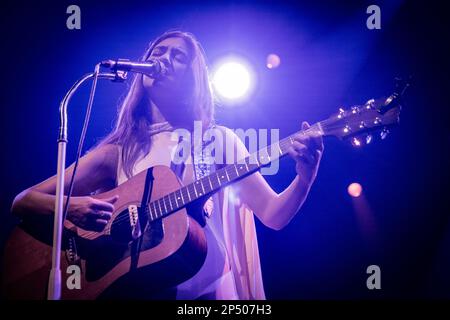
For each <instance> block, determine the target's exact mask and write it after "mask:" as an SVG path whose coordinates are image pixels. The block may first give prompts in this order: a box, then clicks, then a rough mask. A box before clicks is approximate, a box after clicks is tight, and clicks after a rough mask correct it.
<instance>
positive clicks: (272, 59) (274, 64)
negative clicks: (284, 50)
mask: <svg viewBox="0 0 450 320" xmlns="http://www.w3.org/2000/svg"><path fill="white" fill-rule="evenodd" d="M280 62H281V60H280V57H279V56H278V55H276V54H274V53H271V54H269V55H268V56H267V59H266V66H267V68H269V69H275V68H278V66H279V65H280Z"/></svg>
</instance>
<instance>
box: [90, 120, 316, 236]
mask: <svg viewBox="0 0 450 320" xmlns="http://www.w3.org/2000/svg"><path fill="white" fill-rule="evenodd" d="M313 127H314V126H311V127H310V128H307V129H305V130H300V131H297V132H296V133H294V134H292V135H290V136H288V137H286V138H284V139H282V140H280V141H278V142H276V143H275V144H278V145H279V147H280V150H281V151H282V154H280V155H279V157H281V156H282V155H284V154H285V153H286V152H287V150H286V149H287V148H288V147H290V146H291V145H292V142H291V138H292V137H293V136H295V135H298V134H305V133H308V132H309V131H313V130H314V129H315V128H313ZM270 147H271V146H268V147H265V148H262V149H261V150H264V149H268V148H270ZM283 149H284V151H283ZM261 150H259V151H257V152H256V153H258V152H260V151H261ZM254 155H255V153H253V154H250V155H249V156H247V157H246V158H244V159H243V160H246V159H250V158H251V157H252V156H254ZM240 161H242V160H240ZM244 165H253V164H252V163H247V162H244V163H242V164H239V163H235V164H231V165H227V166H226V167H224V168H222V169H220V170H218V171H216V172H215V173H213V174H211V175H208V176H206V177H204V178H201V179H199V180H196V181H194V182H192V183H190V184H188V185H186V186H184V187H182V188H180V189H178V190H176V191H173V192H171V193H169V194H167V195H165V196H163V197H161V198H159V199H156V200H154V201H152V202H150V203H148V204H147V206H148V207H149V210H151V207H150V206H151V205H152V204H153V207H154V208H155V209H156V203H157V202H158V204H159V207H160V208H161V209H162V205H161V202H162V204H163V205H165V207H166V208H168V207H171V208H172V209H171V210H169V211H168V210H160V211H161V213H160V214H158V212H157V210H155V211H154V213H155V214H156V216H157V218H156V219H160V218H162V217H164V216H165V215H167V214H168V213H170V212H173V211H177V210H180V209H182V208H183V207H185V206H186V205H187V204H188V203H190V202H192V201H194V200H195V199H197V198H198V196H197V194H195V190H194V191H192V190H190V188H191V189H192V188H194V189H195V185H194V184H195V183H198V181H201V180H205V181H206V180H207V179H208V180H209V182H210V184H211V186H212V187H213V188H212V189H211V190H209V191H208V192H207V193H210V192H213V191H215V190H216V189H220V188H221V187H223V185H224V184H226V183H230V182H232V181H233V180H234V179H237V178H239V177H241V175H240V174H239V173H237V166H244ZM259 167H260V165H258V168H259ZM252 169H254V168H250V169H249V170H247V171H245V173H244V174H247V173H248V172H250V171H251V170H252ZM221 171H224V172H222V176H227V177H230V176H231V179H230V180H228V181H225V183H224V184H222V185H221V184H217V186H216V185H215V184H216V182H215V181H216V180H218V181H220V179H219V173H220V172H221ZM223 173H224V175H223ZM234 174H236V176H234V177H233V175H234ZM213 175H215V179H211V177H212V176H213ZM212 181H214V183H213V182H212ZM202 184H204V182H202ZM183 189H185V191H186V194H187V195H188V197H189V199H194V200H190V201H189V202H187V203H184V204H182V206H179V205H178V203H177V201H176V200H177V198H178V199H179V198H180V197H179V196H177V195H176V194H175V193H176V192H179V193H180V194H181V195H183V191H182V190H183ZM202 189H204V187H202ZM202 193H203V192H202ZM171 195H173V197H174V199H175V203H176V206H172V200H170V196H171ZM165 198H166V199H167V201H166V200H165ZM182 202H185V201H182ZM169 205H170V206H169ZM163 211H164V212H163ZM150 215H151V214H150ZM151 216H152V215H151ZM129 219H130V218H129V216H128V215H124V216H123V217H117V218H116V219H114V220H113V221H112V222H111V226H110V228H112V227H113V225H114V224H115V225H117V224H120V223H122V222H125V221H128V220H129ZM156 219H153V220H156ZM101 233H102V232H97V231H88V232H86V233H85V234H84V236H86V237H90V236H94V235H97V234H101Z"/></svg>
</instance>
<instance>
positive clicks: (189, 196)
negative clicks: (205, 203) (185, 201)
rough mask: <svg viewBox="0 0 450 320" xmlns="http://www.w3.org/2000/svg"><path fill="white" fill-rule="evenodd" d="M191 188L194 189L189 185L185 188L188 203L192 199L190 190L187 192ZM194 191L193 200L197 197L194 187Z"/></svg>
mask: <svg viewBox="0 0 450 320" xmlns="http://www.w3.org/2000/svg"><path fill="white" fill-rule="evenodd" d="M192 187H194V186H193V185H191V186H187V187H185V189H186V193H187V196H188V198H189V201H191V200H192V198H191V190H189V188H192ZM194 191H195V198H197V197H198V196H197V191H196V190H195V187H194ZM195 198H194V199H195Z"/></svg>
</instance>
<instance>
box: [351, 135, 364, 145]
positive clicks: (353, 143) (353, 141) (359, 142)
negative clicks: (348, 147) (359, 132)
mask: <svg viewBox="0 0 450 320" xmlns="http://www.w3.org/2000/svg"><path fill="white" fill-rule="evenodd" d="M352 145H353V146H354V147H361V145H362V142H361V140H359V138H357V137H353V138H352Z"/></svg>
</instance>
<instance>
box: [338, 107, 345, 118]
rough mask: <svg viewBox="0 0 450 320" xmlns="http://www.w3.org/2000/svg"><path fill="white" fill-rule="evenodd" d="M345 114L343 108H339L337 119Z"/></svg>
mask: <svg viewBox="0 0 450 320" xmlns="http://www.w3.org/2000/svg"><path fill="white" fill-rule="evenodd" d="M344 114H345V110H344V109H343V108H339V114H338V116H337V117H338V118H339V119H342V118H343V117H344Z"/></svg>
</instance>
